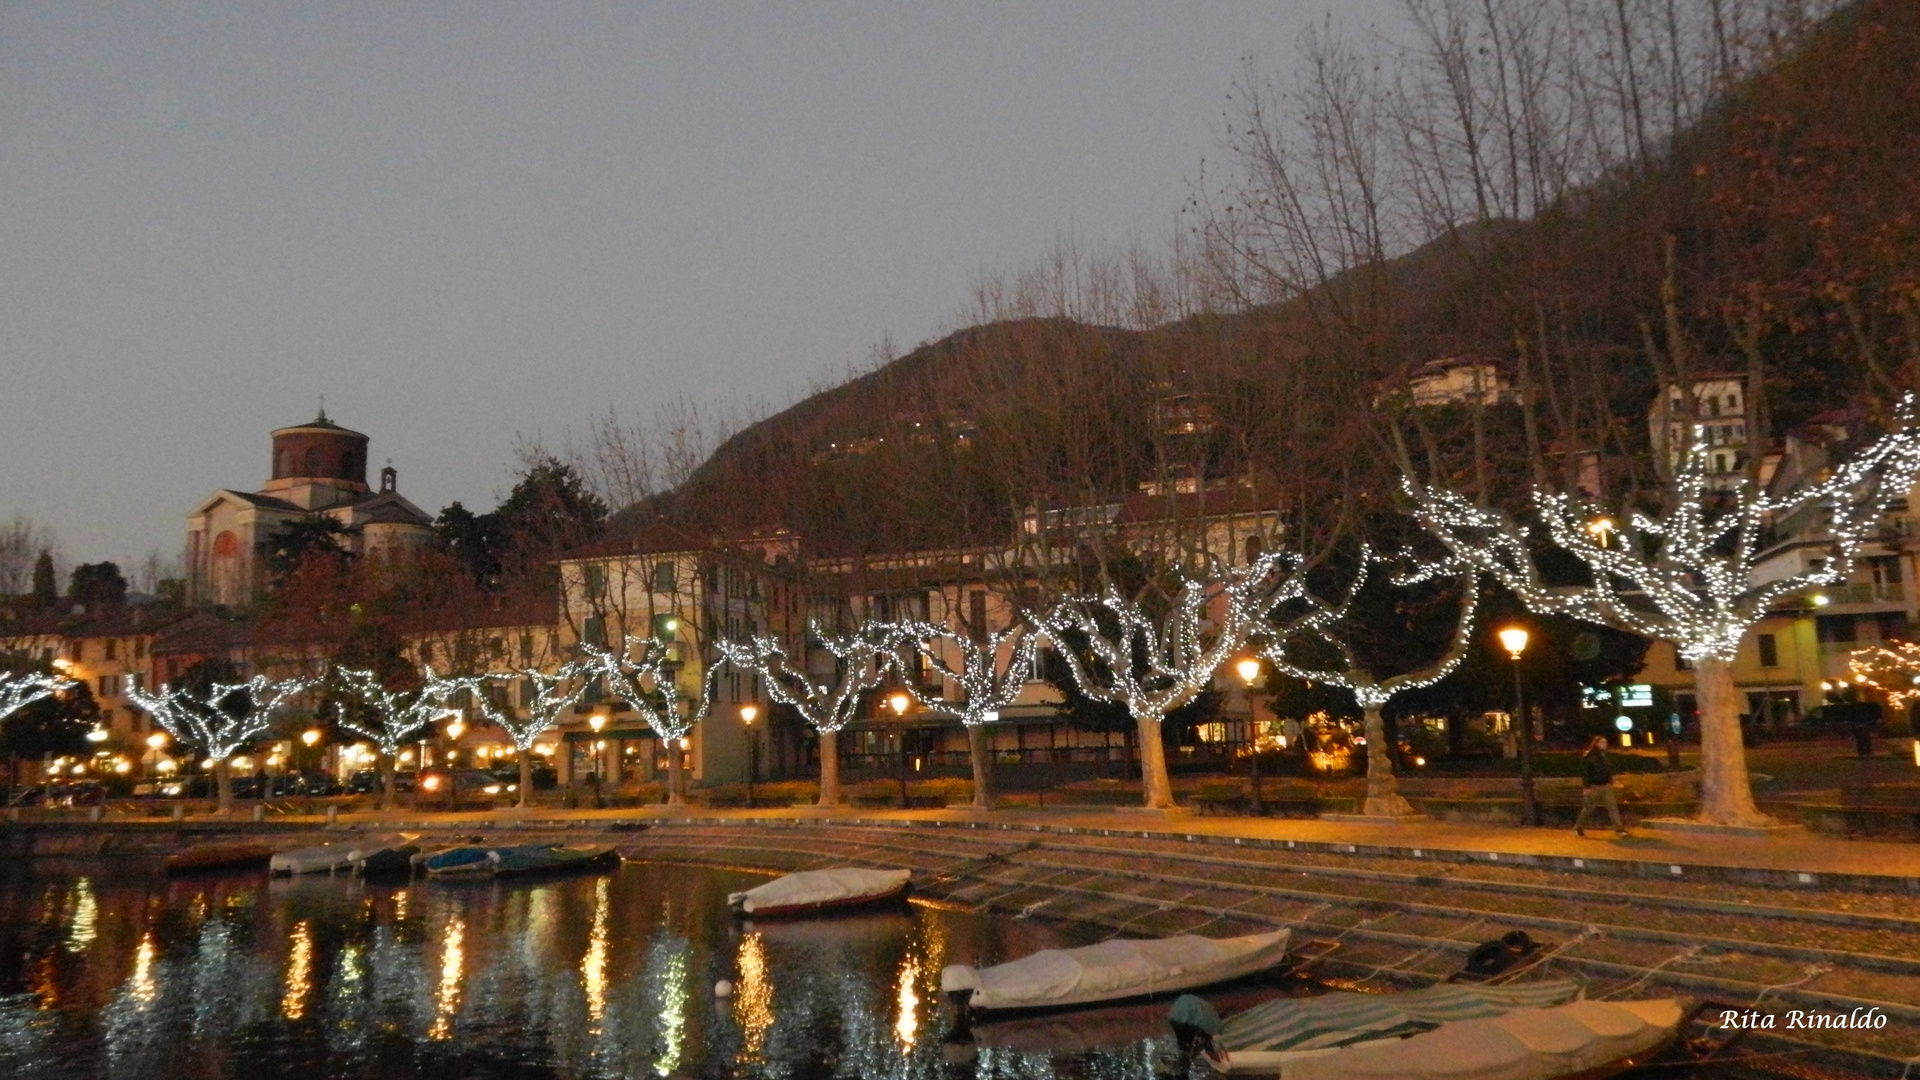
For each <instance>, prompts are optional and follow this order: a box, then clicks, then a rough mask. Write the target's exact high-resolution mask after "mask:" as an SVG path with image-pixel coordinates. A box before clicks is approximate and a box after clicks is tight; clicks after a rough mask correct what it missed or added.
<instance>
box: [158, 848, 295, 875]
mask: <svg viewBox="0 0 1920 1080" xmlns="http://www.w3.org/2000/svg"><path fill="white" fill-rule="evenodd" d="M272 860H273V849H272V848H271V847H268V846H267V845H265V844H260V843H255V842H252V841H245V840H242V841H231V842H227V843H219V844H197V845H195V846H193V847H190V848H188V849H187V850H185V851H182V852H179V853H178V854H174V855H169V856H167V863H166V868H167V873H169V874H202V873H208V872H210V871H214V870H246V869H252V868H253V867H257V866H265V865H267V864H268V863H269V862H271V861H272Z"/></svg>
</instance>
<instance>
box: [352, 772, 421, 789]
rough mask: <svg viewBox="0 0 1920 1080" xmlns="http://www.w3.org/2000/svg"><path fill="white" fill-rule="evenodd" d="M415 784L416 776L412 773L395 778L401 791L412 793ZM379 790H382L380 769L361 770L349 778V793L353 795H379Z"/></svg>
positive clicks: (395, 782) (401, 774)
mask: <svg viewBox="0 0 1920 1080" xmlns="http://www.w3.org/2000/svg"><path fill="white" fill-rule="evenodd" d="M413 782H414V774H413V773H410V772H403V773H398V774H396V775H395V776H394V784H395V786H396V787H398V788H399V790H401V791H412V790H413ZM379 790H380V770H379V769H361V770H360V771H358V772H356V773H354V774H353V775H352V776H350V777H348V778H347V791H348V792H349V793H351V794H354V795H372V794H375V793H377V792H378V791H379Z"/></svg>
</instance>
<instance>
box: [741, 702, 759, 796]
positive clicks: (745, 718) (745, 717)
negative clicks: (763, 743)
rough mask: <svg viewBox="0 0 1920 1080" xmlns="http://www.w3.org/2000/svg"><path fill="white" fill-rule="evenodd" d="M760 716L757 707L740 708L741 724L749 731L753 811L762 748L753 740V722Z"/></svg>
mask: <svg viewBox="0 0 1920 1080" xmlns="http://www.w3.org/2000/svg"><path fill="white" fill-rule="evenodd" d="M759 715H760V707H759V706H757V705H742V706H740V723H741V725H742V726H744V727H745V728H746V729H747V809H749V810H751V809H753V774H754V773H755V772H757V771H758V765H759V762H758V761H756V760H755V758H756V756H757V755H756V753H755V751H757V750H758V749H759V748H760V747H759V744H758V743H756V742H755V741H754V738H753V720H754V717H757V716H759Z"/></svg>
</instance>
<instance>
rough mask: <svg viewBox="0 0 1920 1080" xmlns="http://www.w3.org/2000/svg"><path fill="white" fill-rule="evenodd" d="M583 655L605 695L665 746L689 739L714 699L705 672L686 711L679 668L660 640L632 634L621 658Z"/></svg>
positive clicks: (588, 649)
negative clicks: (636, 716)
mask: <svg viewBox="0 0 1920 1080" xmlns="http://www.w3.org/2000/svg"><path fill="white" fill-rule="evenodd" d="M580 651H581V654H582V655H584V656H585V657H586V658H587V661H586V663H587V665H588V666H589V667H590V669H591V670H592V671H594V672H597V673H598V674H599V675H600V677H601V678H602V679H604V680H605V681H606V687H607V692H608V693H609V694H612V695H613V696H614V697H617V698H619V699H621V700H622V701H625V702H626V703H627V704H629V705H631V706H633V710H634V711H635V712H637V713H639V714H640V717H641V719H643V720H645V721H646V724H647V726H648V727H649V728H652V729H653V732H654V734H656V735H658V736H660V738H661V739H662V740H663V741H664V742H673V741H674V740H677V739H681V738H685V737H686V735H687V734H688V733H689V732H691V731H692V730H693V725H694V724H696V723H698V722H700V721H701V720H703V719H705V718H706V715H707V709H708V707H709V705H708V703H709V701H710V699H711V697H712V695H711V694H708V693H707V692H706V684H707V683H708V682H711V681H712V675H713V672H712V671H711V670H709V671H708V672H707V673H706V674H707V677H706V678H705V679H703V680H702V683H701V693H700V696H699V698H698V699H696V700H695V701H693V702H692V703H691V708H687V707H684V706H683V702H684V701H685V696H684V695H683V694H682V693H681V692H680V683H679V681H678V680H677V679H676V678H675V672H676V671H677V670H678V667H679V664H678V662H677V661H675V660H673V659H672V655H671V653H670V652H669V651H668V649H667V645H666V643H665V642H663V641H660V640H659V639H658V638H651V637H641V638H636V637H633V636H631V635H629V636H628V637H627V638H626V640H625V641H624V642H622V644H621V649H620V651H619V652H618V653H615V652H613V651H611V650H609V649H602V648H600V647H598V646H596V645H582V646H581V647H580Z"/></svg>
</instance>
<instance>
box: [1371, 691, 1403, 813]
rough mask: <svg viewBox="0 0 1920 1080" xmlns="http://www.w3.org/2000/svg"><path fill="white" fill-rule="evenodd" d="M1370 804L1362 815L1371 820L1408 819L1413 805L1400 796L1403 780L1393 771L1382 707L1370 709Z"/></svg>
mask: <svg viewBox="0 0 1920 1080" xmlns="http://www.w3.org/2000/svg"><path fill="white" fill-rule="evenodd" d="M1365 730H1366V733H1367V801H1366V802H1365V803H1363V804H1362V805H1361V807H1360V812H1361V813H1362V814H1365V815H1367V816H1369V817H1406V816H1407V815H1409V814H1412V813H1414V809H1413V805H1412V804H1411V803H1409V802H1407V800H1406V799H1404V798H1402V797H1401V795H1400V778H1399V777H1397V776H1395V775H1394V772H1393V747H1392V746H1390V745H1388V742H1387V721H1386V718H1385V717H1383V716H1381V715H1380V706H1378V705H1369V706H1367V707H1366V728H1365Z"/></svg>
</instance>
